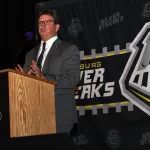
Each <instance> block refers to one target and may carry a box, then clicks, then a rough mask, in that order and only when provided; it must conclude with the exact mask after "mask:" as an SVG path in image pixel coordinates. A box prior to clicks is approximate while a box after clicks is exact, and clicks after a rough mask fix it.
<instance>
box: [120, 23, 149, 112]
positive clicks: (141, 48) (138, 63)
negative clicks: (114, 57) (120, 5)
mask: <svg viewBox="0 0 150 150" xmlns="http://www.w3.org/2000/svg"><path fill="white" fill-rule="evenodd" d="M129 49H130V50H131V51H132V54H131V56H130V58H129V60H128V62H127V64H126V67H125V69H124V72H123V74H122V76H121V78H120V80H119V83H120V88H121V92H122V95H123V96H125V97H126V98H127V99H128V100H130V101H131V102H132V103H133V104H135V105H136V106H137V107H139V108H140V109H141V110H143V111H144V112H145V113H147V114H148V115H150V22H148V23H146V24H145V25H144V27H143V28H142V30H141V31H140V32H139V34H138V35H137V36H136V38H135V39H134V41H133V42H132V43H131V44H130V46H129Z"/></svg>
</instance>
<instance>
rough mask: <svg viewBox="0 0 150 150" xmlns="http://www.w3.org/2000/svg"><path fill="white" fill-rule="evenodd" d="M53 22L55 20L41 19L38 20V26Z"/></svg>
mask: <svg viewBox="0 0 150 150" xmlns="http://www.w3.org/2000/svg"><path fill="white" fill-rule="evenodd" d="M52 22H54V21H53V20H44V21H39V22H38V26H41V25H42V24H43V23H44V24H46V25H49V24H51V23H52Z"/></svg>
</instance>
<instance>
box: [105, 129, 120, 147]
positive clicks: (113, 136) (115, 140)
mask: <svg viewBox="0 0 150 150" xmlns="http://www.w3.org/2000/svg"><path fill="white" fill-rule="evenodd" d="M105 142H106V143H107V144H108V145H109V146H110V147H111V148H113V149H116V148H117V147H118V146H119V145H120V143H121V140H120V137H119V133H118V131H117V130H116V129H111V130H110V131H109V132H108V135H107V137H106V140H105Z"/></svg>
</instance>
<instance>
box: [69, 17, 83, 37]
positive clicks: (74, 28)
mask: <svg viewBox="0 0 150 150" xmlns="http://www.w3.org/2000/svg"><path fill="white" fill-rule="evenodd" d="M81 30H82V25H81V23H80V20H79V19H78V18H74V19H72V21H71V24H70V26H69V28H68V32H69V33H70V34H71V35H73V36H77V35H78V33H79V32H80V31H81Z"/></svg>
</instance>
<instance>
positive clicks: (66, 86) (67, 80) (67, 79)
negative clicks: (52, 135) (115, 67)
mask: <svg viewBox="0 0 150 150" xmlns="http://www.w3.org/2000/svg"><path fill="white" fill-rule="evenodd" d="M59 28H60V25H59V24H58V17H57V13H56V11H55V10H43V11H41V12H40V13H39V16H38V31H39V34H40V37H41V43H40V45H38V46H36V47H35V48H33V49H32V50H31V51H29V52H28V53H27V54H26V58H25V64H24V67H23V68H22V67H21V66H20V65H19V64H18V66H17V67H16V70H18V71H21V72H26V73H28V74H31V73H32V74H34V75H35V76H37V77H41V78H45V79H47V80H53V81H55V82H57V83H58V86H56V87H55V93H56V95H55V96H56V97H55V99H56V102H55V104H56V124H57V133H62V132H67V133H70V132H71V130H72V128H73V125H74V124H75V123H77V122H78V118H77V111H76V104H75V97H74V90H73V88H74V87H75V86H76V85H77V84H78V82H79V76H80V55H79V50H78V48H77V47H76V46H75V45H72V44H69V43H66V42H63V41H61V40H60V39H59V38H58V36H57V32H58V30H59Z"/></svg>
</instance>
